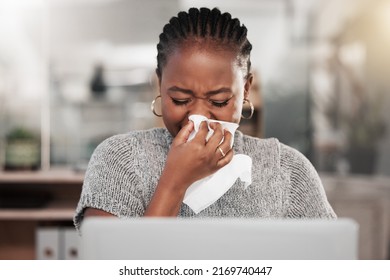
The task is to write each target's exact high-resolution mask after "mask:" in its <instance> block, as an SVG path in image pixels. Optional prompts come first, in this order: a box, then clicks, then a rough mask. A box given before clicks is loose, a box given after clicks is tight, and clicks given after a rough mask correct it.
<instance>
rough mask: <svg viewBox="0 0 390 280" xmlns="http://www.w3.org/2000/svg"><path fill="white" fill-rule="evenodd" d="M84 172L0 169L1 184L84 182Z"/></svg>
mask: <svg viewBox="0 0 390 280" xmlns="http://www.w3.org/2000/svg"><path fill="white" fill-rule="evenodd" d="M83 180H84V173H83V172H75V171H73V170H70V169H53V170H49V171H7V172H4V171H0V185H1V184H20V183H24V184H80V185H81V184H82V183H83Z"/></svg>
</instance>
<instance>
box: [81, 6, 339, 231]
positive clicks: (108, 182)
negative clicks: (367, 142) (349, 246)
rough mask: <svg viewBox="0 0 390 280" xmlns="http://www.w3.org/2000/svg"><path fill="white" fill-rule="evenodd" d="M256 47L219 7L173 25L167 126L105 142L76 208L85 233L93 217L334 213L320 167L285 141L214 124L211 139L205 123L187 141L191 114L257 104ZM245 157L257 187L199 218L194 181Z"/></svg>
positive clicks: (164, 80)
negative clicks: (190, 196)
mask: <svg viewBox="0 0 390 280" xmlns="http://www.w3.org/2000/svg"><path fill="white" fill-rule="evenodd" d="M251 49H252V46H251V44H250V43H249V41H248V39H247V29H246V27H245V26H243V25H241V24H240V22H239V20H238V19H235V18H232V17H231V15H230V14H228V13H223V14H221V12H220V11H219V10H218V9H213V10H209V9H206V8H201V9H195V8H191V9H190V10H189V11H188V12H180V13H179V14H178V16H177V17H173V18H172V19H171V20H170V21H169V23H168V24H166V25H165V27H164V29H163V33H161V35H160V42H159V43H158V45H157V50H158V55H157V69H156V73H157V77H158V81H159V90H160V95H159V96H158V98H156V99H155V100H154V102H159V101H161V105H162V106H161V107H162V112H161V115H162V118H163V121H164V124H165V126H166V129H165V128H155V129H150V130H146V131H132V132H129V133H127V134H124V135H117V136H113V137H111V138H109V139H107V140H105V141H104V142H103V143H102V144H100V145H99V146H98V148H97V149H96V150H95V152H94V154H93V156H92V158H91V161H90V163H89V166H88V170H87V173H86V176H85V181H84V185H83V190H82V194H81V198H80V201H79V204H78V207H77V210H76V215H75V225H76V227H77V228H78V227H79V225H80V222H81V221H82V219H83V217H87V216H112V215H114V216H118V217H139V216H180V217H222V216H226V217H259V218H334V217H335V214H334V212H333V210H332V208H331V206H330V205H329V203H328V201H327V198H326V195H325V192H324V189H323V187H322V184H321V181H320V179H319V177H318V174H317V173H316V171H315V169H314V168H313V166H312V165H311V164H310V162H309V161H308V160H307V159H306V158H305V157H304V156H303V155H302V154H301V153H299V152H298V151H296V150H295V149H293V148H290V147H288V146H286V145H284V144H282V143H280V142H278V140H276V139H267V140H264V139H258V138H254V137H250V136H245V135H243V134H242V133H240V132H238V131H237V132H235V133H234V137H233V135H232V134H231V133H229V132H228V131H227V130H224V129H222V126H221V124H220V123H218V122H214V123H211V124H210V128H211V129H213V130H214V133H213V134H212V135H211V137H210V138H209V139H208V140H207V141H206V140H205V139H206V135H207V134H208V131H209V127H208V125H207V124H206V122H201V124H200V127H199V132H198V133H197V134H196V135H195V138H194V139H192V140H191V141H188V138H189V136H190V134H191V132H192V131H193V130H194V123H193V122H192V121H189V116H190V115H202V116H204V117H206V118H208V119H211V120H218V121H225V122H231V123H237V124H238V123H239V122H240V119H241V111H242V107H243V103H245V102H249V103H250V101H249V89H250V87H251V84H252V80H253V77H252V74H251V72H250V70H251V69H250V68H251V62H250V52H251ZM160 98H161V100H158V99H160ZM153 104H154V103H153ZM153 112H154V113H155V114H158V113H157V112H155V111H154V109H153ZM233 138H234V144H233V147H231V145H230V141H231V140H232V139H233ZM239 153H240V154H245V155H248V156H249V157H251V158H252V174H251V175H252V184H251V185H250V186H249V187H247V188H243V187H242V182H241V181H240V180H237V181H236V182H235V183H234V185H233V186H232V187H231V188H230V189H229V190H228V191H227V192H226V193H225V194H224V195H222V196H221V197H220V198H219V199H218V200H217V201H215V202H214V203H213V204H211V205H210V206H208V207H207V208H205V209H204V210H203V211H201V212H200V213H198V214H196V213H195V212H194V211H192V210H191V208H189V207H188V206H187V205H186V204H184V203H183V198H184V196H185V193H186V191H187V189H188V187H189V186H190V185H192V184H193V183H194V182H196V181H198V180H200V179H202V178H205V177H207V176H210V175H212V174H214V173H215V172H217V171H218V170H220V169H221V168H223V167H224V166H226V165H227V164H229V163H230V162H231V161H232V158H233V155H234V154H239Z"/></svg>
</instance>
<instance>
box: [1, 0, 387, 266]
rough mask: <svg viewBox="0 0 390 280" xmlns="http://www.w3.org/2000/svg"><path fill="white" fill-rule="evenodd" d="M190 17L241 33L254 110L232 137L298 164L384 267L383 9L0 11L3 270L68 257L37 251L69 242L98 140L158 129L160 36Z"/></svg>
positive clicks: (228, 5)
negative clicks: (225, 21)
mask: <svg viewBox="0 0 390 280" xmlns="http://www.w3.org/2000/svg"><path fill="white" fill-rule="evenodd" d="M192 6H197V7H199V6H208V7H213V6H217V7H219V8H220V9H221V10H222V11H228V12H231V13H232V14H233V16H235V17H238V18H239V19H240V20H241V21H242V22H243V23H244V24H245V25H246V26H247V27H248V29H249V33H248V37H249V40H250V41H251V43H252V45H253V51H252V58H251V59H252V65H253V69H254V74H255V85H254V87H253V90H252V93H251V100H252V101H253V103H254V104H255V107H256V111H255V116H254V118H253V119H252V120H250V121H243V123H242V125H241V129H242V130H243V131H244V132H245V133H248V134H251V135H255V136H259V137H277V138H279V139H280V141H282V142H284V143H286V144H289V145H291V146H293V147H295V148H297V149H298V150H300V151H301V152H302V153H304V154H305V155H306V156H307V157H308V158H309V159H310V160H311V161H312V163H313V164H314V165H315V167H316V168H317V170H318V171H319V173H320V176H321V177H322V179H323V182H324V186H325V189H326V192H327V194H328V197H329V200H330V202H331V204H332V206H333V207H334V208H335V210H336V212H337V214H338V215H339V216H340V217H351V218H354V219H355V220H357V221H358V223H359V224H360V227H361V236H360V241H359V246H360V247H359V248H360V253H359V258H362V259H389V258H390V208H389V207H390V202H389V201H390V177H389V176H390V131H389V130H390V126H389V125H390V114H389V113H388V112H389V109H390V79H389V78H388V75H389V74H390V51H389V50H390V1H388V0H310V1H307V0H241V1H236V0H214V1H212V0H209V1H206V0H198V1H191V0H163V1H162V0H144V1H136V0H46V1H45V0H30V1H22V0H0V166H1V170H2V171H0V196H1V197H2V199H0V248H2V250H0V259H1V258H35V257H38V258H45V257H47V258H66V252H65V253H64V252H62V253H58V252H57V249H53V248H52V249H51V250H46V249H47V248H46V247H45V248H46V249H42V250H43V251H40V250H41V249H39V248H38V247H39V246H38V245H39V244H41V243H42V240H51V239H53V240H57V241H56V242H59V241H58V240H60V239H61V238H64V236H65V234H63V232H66V230H67V229H68V227H69V226H70V224H71V218H72V214H73V210H74V207H75V203H77V198H78V195H79V191H80V185H81V183H82V178H83V172H84V171H85V168H86V165H87V163H88V160H89V158H90V156H91V153H92V152H93V150H94V148H95V147H96V146H97V145H98V144H99V143H100V142H101V141H102V140H103V139H105V138H107V137H109V136H111V135H113V134H117V133H126V132H127V131H129V130H134V129H146V128H150V127H154V126H162V123H161V119H158V118H156V117H155V116H154V115H153V114H152V113H151V111H150V103H151V101H152V100H153V99H154V97H155V96H157V94H158V93H157V89H156V78H155V75H154V69H155V66H156V54H157V52H156V44H157V42H158V35H159V34H160V32H161V31H162V27H163V26H164V24H165V23H166V22H167V21H168V20H169V18H170V17H171V16H173V15H175V14H177V12H178V11H179V10H182V9H185V10H186V9H188V8H189V7H192ZM37 209H38V210H37ZM44 209H46V210H47V211H45V210H44ZM22 228H23V229H24V230H23V231H24V232H26V234H21V233H20V230H21V229H22ZM53 228H54V230H53ZM50 230H53V232H54V235H53V234H52V235H50V234H51V233H50ZM47 232H49V233H48V234H49V235H48V236H49V238H48V239H47V238H46V237H47V235H45V234H47ZM42 236H43V237H42ZM50 236H51V237H50ZM53 242H54V241H53ZM60 247H61V246H60ZM62 247H63V246H62ZM42 248H43V247H42ZM73 249H74V248H73ZM71 252H72V253H69V252H68V253H69V254H70V255H69V254H68V255H69V258H72V256H73V257H77V253H76V252H75V250H73V251H72V250H71ZM72 254H73V255H72Z"/></svg>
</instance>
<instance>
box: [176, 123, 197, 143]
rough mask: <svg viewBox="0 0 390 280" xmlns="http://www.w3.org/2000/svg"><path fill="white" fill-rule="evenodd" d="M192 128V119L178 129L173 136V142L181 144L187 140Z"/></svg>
mask: <svg viewBox="0 0 390 280" xmlns="http://www.w3.org/2000/svg"><path fill="white" fill-rule="evenodd" d="M193 130H194V123H193V122H192V121H189V122H188V123H187V124H186V125H185V126H183V127H182V129H180V131H179V132H178V133H177V135H176V137H175V140H174V142H175V144H183V143H186V142H187V140H188V137H189V136H190V134H191V132H192V131H193Z"/></svg>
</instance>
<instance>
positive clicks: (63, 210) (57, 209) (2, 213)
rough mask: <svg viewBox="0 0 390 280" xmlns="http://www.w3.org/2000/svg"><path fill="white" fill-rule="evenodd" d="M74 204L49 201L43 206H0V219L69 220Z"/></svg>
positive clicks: (71, 216)
mask: <svg viewBox="0 0 390 280" xmlns="http://www.w3.org/2000/svg"><path fill="white" fill-rule="evenodd" d="M75 210H76V205H74V204H73V203H66V202H51V203H50V204H49V205H48V206H47V207H44V208H26V209H21V208H18V209H13V208H3V209H1V208H0V221H71V220H72V219H73V215H74V213H75Z"/></svg>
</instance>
